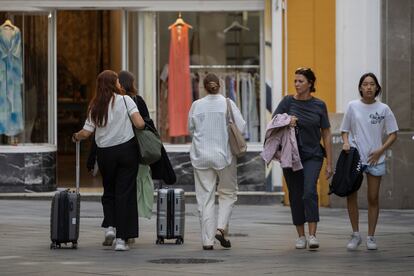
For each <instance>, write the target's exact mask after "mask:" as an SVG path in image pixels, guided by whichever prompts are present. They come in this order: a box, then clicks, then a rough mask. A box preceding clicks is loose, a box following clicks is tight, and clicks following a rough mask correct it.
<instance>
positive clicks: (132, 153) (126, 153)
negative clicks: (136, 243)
mask: <svg viewBox="0 0 414 276" xmlns="http://www.w3.org/2000/svg"><path fill="white" fill-rule="evenodd" d="M96 87H97V88H96V94H95V97H94V98H93V99H92V101H91V103H90V104H89V108H88V118H87V120H86V122H85V125H84V126H83V129H82V130H80V131H78V132H76V133H74V134H73V137H72V139H73V141H79V140H83V139H86V138H88V137H89V136H90V135H91V134H92V133H93V132H95V142H96V145H97V160H98V166H99V170H100V172H101V175H102V184H103V187H104V192H103V195H102V207H103V213H104V220H103V222H102V227H104V228H105V240H104V242H103V245H104V246H111V245H112V242H113V241H114V239H115V238H116V239H115V244H114V249H115V250H117V251H125V250H128V249H129V247H128V245H127V244H126V241H127V240H128V239H131V238H136V237H138V212H137V196H136V179H137V173H138V153H137V151H138V147H137V142H136V140H135V137H134V132H133V129H132V125H131V120H132V122H133V124H134V126H135V127H136V128H138V129H142V128H144V126H145V122H144V120H143V119H142V117H141V115H140V114H139V112H138V108H137V106H136V104H135V102H134V101H133V100H132V99H131V97H129V96H123V94H124V92H123V90H122V89H121V86H120V84H119V79H118V75H117V74H116V73H115V72H113V71H110V70H106V71H103V72H102V73H100V74H99V75H98V78H97V81H96ZM128 115H129V116H131V120H130V119H129V116H128Z"/></svg>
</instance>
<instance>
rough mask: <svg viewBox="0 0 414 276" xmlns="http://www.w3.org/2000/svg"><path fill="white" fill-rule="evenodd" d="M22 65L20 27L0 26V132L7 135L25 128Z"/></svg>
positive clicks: (17, 132)
mask: <svg viewBox="0 0 414 276" xmlns="http://www.w3.org/2000/svg"><path fill="white" fill-rule="evenodd" d="M22 66H23V64H22V46H21V33H20V29H19V28H17V27H16V26H12V25H10V26H9V25H2V26H0V134H5V135H7V136H14V135H17V134H19V133H20V132H21V131H22V130H23V118H22V117H23V116H22V112H23V109H22V82H23V75H22Z"/></svg>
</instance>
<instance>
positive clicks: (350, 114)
mask: <svg viewBox="0 0 414 276" xmlns="http://www.w3.org/2000/svg"><path fill="white" fill-rule="evenodd" d="M341 131H342V132H348V133H349V144H350V145H351V146H352V147H356V148H357V149H358V152H359V155H360V157H361V161H362V164H365V165H367V164H368V156H369V154H370V153H371V152H373V151H375V150H377V149H379V148H380V147H381V146H382V144H383V143H382V139H383V136H384V134H387V135H388V134H390V133H393V132H395V131H398V125H397V121H396V120H395V117H394V114H393V113H392V111H391V109H390V108H389V107H388V105H386V104H384V103H381V102H379V101H376V102H375V103H372V104H365V103H363V102H362V101H361V100H353V101H351V102H349V104H348V107H347V110H346V112H345V116H344V119H343V121H342V125H341ZM384 160H385V154H383V155H382V156H381V157H380V159H379V160H378V163H381V162H384Z"/></svg>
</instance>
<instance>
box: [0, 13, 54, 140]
mask: <svg viewBox="0 0 414 276" xmlns="http://www.w3.org/2000/svg"><path fill="white" fill-rule="evenodd" d="M0 24H1V25H0V144H1V145H19V144H28V143H47V142H48V110H47V106H48V31H47V30H48V18H47V14H38V13H36V14H22V13H0Z"/></svg>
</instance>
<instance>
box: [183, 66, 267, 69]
mask: <svg viewBox="0 0 414 276" xmlns="http://www.w3.org/2000/svg"><path fill="white" fill-rule="evenodd" d="M253 68H254V69H257V68H260V65H190V69H253Z"/></svg>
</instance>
